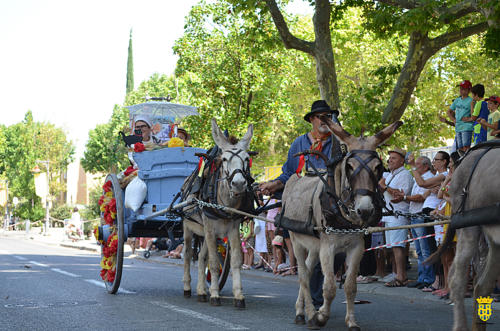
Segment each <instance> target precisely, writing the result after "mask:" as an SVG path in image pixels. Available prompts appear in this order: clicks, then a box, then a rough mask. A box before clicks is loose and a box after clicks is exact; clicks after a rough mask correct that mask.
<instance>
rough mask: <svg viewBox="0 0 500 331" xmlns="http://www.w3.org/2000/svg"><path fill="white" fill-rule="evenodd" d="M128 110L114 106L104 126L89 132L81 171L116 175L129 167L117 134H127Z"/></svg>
mask: <svg viewBox="0 0 500 331" xmlns="http://www.w3.org/2000/svg"><path fill="white" fill-rule="evenodd" d="M128 121H129V118H128V109H126V108H123V107H120V106H118V105H115V107H114V109H113V114H112V115H111V118H110V119H109V121H108V123H106V124H98V125H97V126H96V127H95V128H94V129H92V130H90V131H89V139H88V141H87V144H86V145H85V152H84V153H83V158H82V159H81V160H80V162H81V164H82V167H83V169H85V171H88V172H90V173H93V174H96V173H103V174H106V173H117V172H118V171H120V170H122V169H125V168H126V167H127V166H128V165H129V161H128V157H127V149H126V147H125V145H124V144H123V140H122V139H121V137H120V135H119V132H120V131H122V132H127V133H128V132H129V129H128Z"/></svg>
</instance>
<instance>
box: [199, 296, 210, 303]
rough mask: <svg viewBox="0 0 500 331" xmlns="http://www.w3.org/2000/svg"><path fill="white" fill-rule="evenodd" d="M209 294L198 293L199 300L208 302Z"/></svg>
mask: <svg viewBox="0 0 500 331" xmlns="http://www.w3.org/2000/svg"><path fill="white" fill-rule="evenodd" d="M207 301H208V299H207V295H206V294H198V302H207Z"/></svg>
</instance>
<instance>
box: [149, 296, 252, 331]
mask: <svg viewBox="0 0 500 331" xmlns="http://www.w3.org/2000/svg"><path fill="white" fill-rule="evenodd" d="M151 304H153V305H156V306H160V307H163V308H166V309H170V310H173V311H175V312H178V313H181V314H185V315H188V316H189V317H194V318H198V319H200V320H203V321H206V322H209V323H212V324H215V325H217V326H219V327H222V328H224V329H228V330H249V329H248V328H247V327H245V326H243V325H238V324H233V323H230V322H227V321H224V320H221V319H219V318H216V317H212V316H209V315H205V314H202V313H199V312H197V311H194V310H191V309H186V308H181V307H178V306H175V305H172V304H170V303H166V302H159V301H151Z"/></svg>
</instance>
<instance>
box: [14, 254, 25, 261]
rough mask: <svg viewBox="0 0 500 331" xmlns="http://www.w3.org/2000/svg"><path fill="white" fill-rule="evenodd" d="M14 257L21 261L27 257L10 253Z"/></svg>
mask: <svg viewBox="0 0 500 331" xmlns="http://www.w3.org/2000/svg"><path fill="white" fill-rule="evenodd" d="M12 256H13V257H14V258H16V259H18V260H21V261H26V260H27V258H25V257H22V256H17V255H12Z"/></svg>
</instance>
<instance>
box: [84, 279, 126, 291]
mask: <svg viewBox="0 0 500 331" xmlns="http://www.w3.org/2000/svg"><path fill="white" fill-rule="evenodd" d="M85 281H86V282H87V283H90V284H94V285H97V286H99V287H103V288H106V285H104V283H103V282H102V281H98V280H95V279H85ZM118 293H125V294H135V292H134V291H127V290H125V289H123V288H119V289H118Z"/></svg>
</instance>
